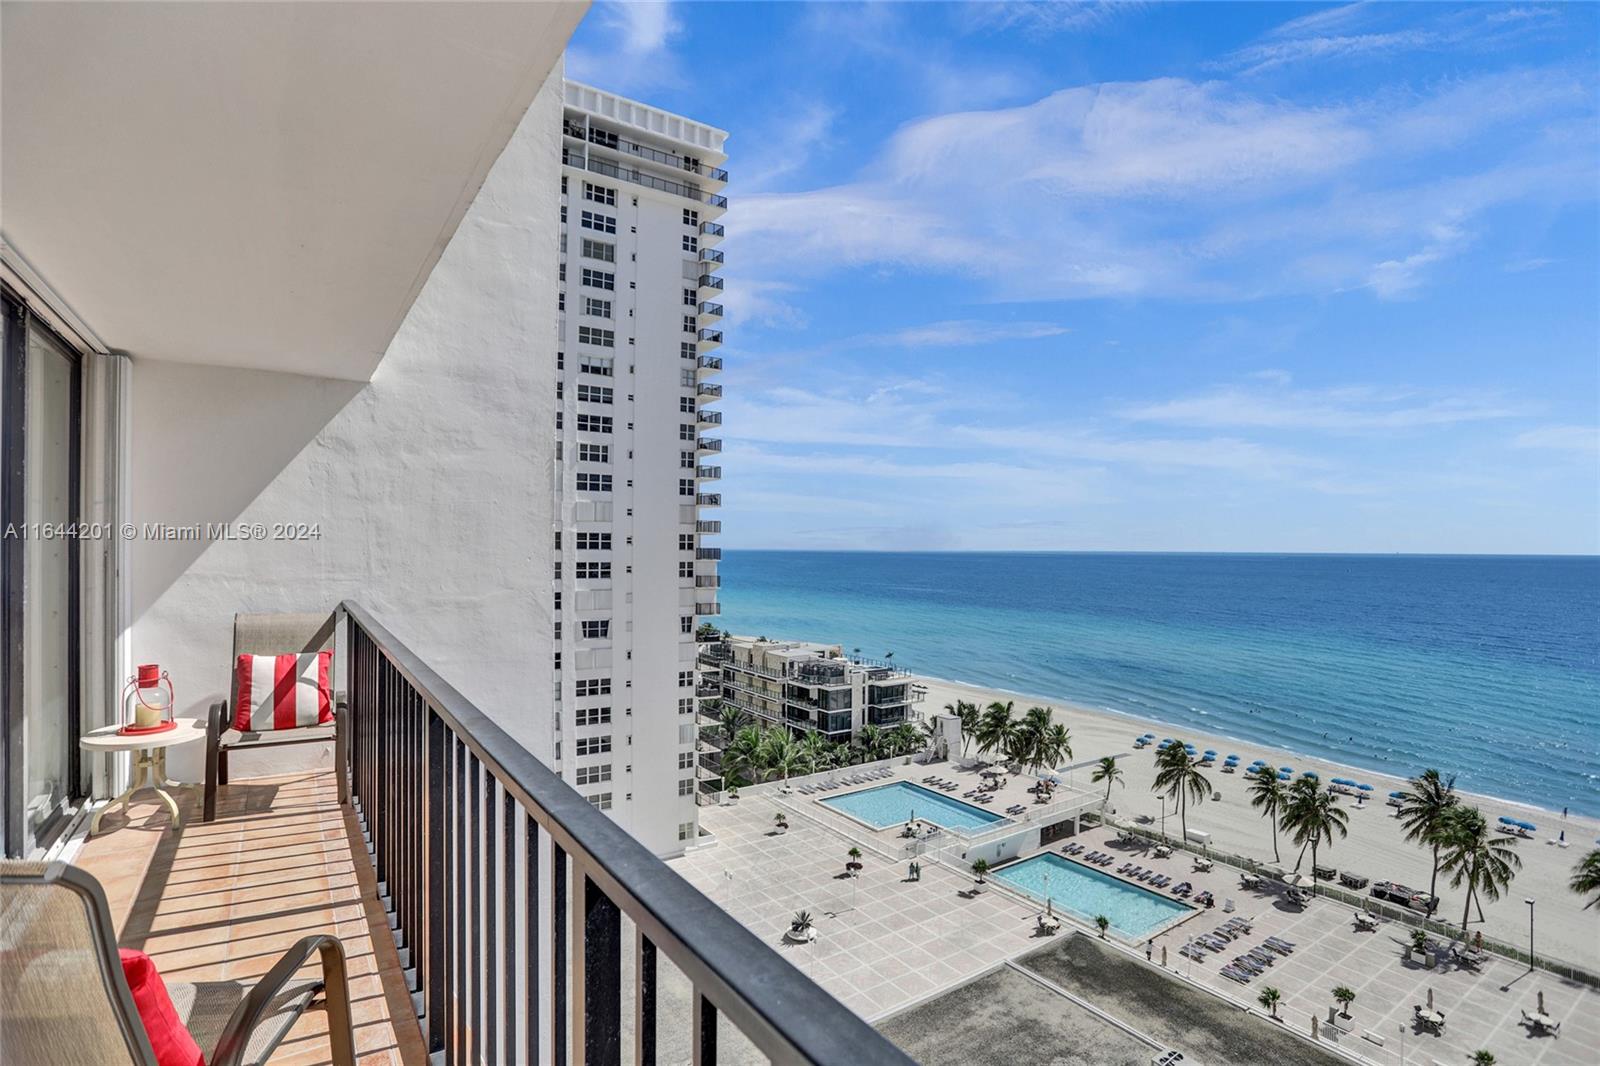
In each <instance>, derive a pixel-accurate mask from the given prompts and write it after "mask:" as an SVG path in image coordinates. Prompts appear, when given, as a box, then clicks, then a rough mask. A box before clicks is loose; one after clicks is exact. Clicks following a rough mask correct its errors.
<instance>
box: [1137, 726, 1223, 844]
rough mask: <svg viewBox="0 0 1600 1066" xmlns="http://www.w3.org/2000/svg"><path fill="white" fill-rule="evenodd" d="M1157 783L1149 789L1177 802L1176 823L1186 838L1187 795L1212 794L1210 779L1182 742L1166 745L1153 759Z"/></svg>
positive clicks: (1187, 832) (1198, 798)
mask: <svg viewBox="0 0 1600 1066" xmlns="http://www.w3.org/2000/svg"><path fill="white" fill-rule="evenodd" d="M1156 767H1157V769H1156V783H1155V784H1154V785H1153V786H1151V791H1152V792H1165V793H1166V794H1167V796H1168V798H1171V799H1176V800H1177V801H1178V825H1179V827H1180V828H1181V829H1182V830H1183V839H1184V840H1188V839H1189V798H1190V797H1191V796H1192V797H1193V798H1195V799H1197V800H1203V799H1205V798H1206V797H1207V796H1209V795H1211V781H1210V780H1209V779H1208V778H1207V777H1206V775H1205V774H1203V773H1201V772H1200V764H1199V762H1198V761H1197V760H1195V759H1191V758H1190V757H1189V753H1188V752H1187V751H1185V750H1184V747H1183V743H1182V741H1179V742H1178V743H1175V744H1168V745H1167V747H1166V748H1165V750H1163V751H1162V752H1161V754H1160V755H1159V756H1157V758H1156Z"/></svg>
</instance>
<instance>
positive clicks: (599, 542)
mask: <svg viewBox="0 0 1600 1066" xmlns="http://www.w3.org/2000/svg"><path fill="white" fill-rule="evenodd" d="M577 536H578V544H577V548H578V550H579V551H590V552H608V551H610V550H611V534H610V533H579V534H578V535H577Z"/></svg>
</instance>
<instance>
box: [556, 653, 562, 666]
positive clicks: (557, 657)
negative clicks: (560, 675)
mask: <svg viewBox="0 0 1600 1066" xmlns="http://www.w3.org/2000/svg"><path fill="white" fill-rule="evenodd" d="M555 667H556V669H557V670H559V669H561V653H560V652H556V653H555Z"/></svg>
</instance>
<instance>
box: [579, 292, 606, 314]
mask: <svg viewBox="0 0 1600 1066" xmlns="http://www.w3.org/2000/svg"><path fill="white" fill-rule="evenodd" d="M583 313H584V314H586V315H593V316H594V317H595V318H610V317H611V301H610V300H599V299H596V298H595V297H593V296H585V297H584V298H583Z"/></svg>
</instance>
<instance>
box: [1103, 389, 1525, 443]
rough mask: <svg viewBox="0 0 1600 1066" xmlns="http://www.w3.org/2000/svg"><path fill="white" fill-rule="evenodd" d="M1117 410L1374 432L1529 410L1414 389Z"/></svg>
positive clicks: (1201, 422)
mask: <svg viewBox="0 0 1600 1066" xmlns="http://www.w3.org/2000/svg"><path fill="white" fill-rule="evenodd" d="M1118 413H1119V414H1120V415H1121V417H1123V418H1125V419H1128V420H1129V421H1133V422H1161V423H1166V424H1169V425H1178V426H1190V427H1198V428H1205V429H1221V428H1231V429H1268V430H1299V431H1319V432H1330V433H1370V432H1393V431H1398V430H1414V429H1424V428H1429V427H1443V426H1454V425H1460V424H1462V423H1467V422H1484V421H1491V420H1495V419H1502V418H1514V417H1517V416H1521V415H1526V414H1527V413H1528V411H1527V408H1526V407H1525V406H1522V405H1519V404H1514V403H1510V402H1507V401H1505V400H1503V399H1501V398H1499V397H1494V396H1480V395H1456V396H1451V395H1434V394H1429V393H1425V392H1422V391H1419V390H1415V389H1379V388H1374V387H1370V386H1352V387H1347V388H1328V389H1292V388H1288V387H1276V388H1260V387H1256V388H1245V387H1240V386H1229V387H1226V388H1221V389H1216V390H1213V391H1211V392H1206V393H1201V394H1200V395H1197V396H1189V397H1184V398H1182V399H1176V400H1166V401H1161V402H1157V403H1145V404H1135V405H1132V406H1128V407H1124V408H1123V409H1121V410H1120V411H1119V412H1118Z"/></svg>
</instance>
